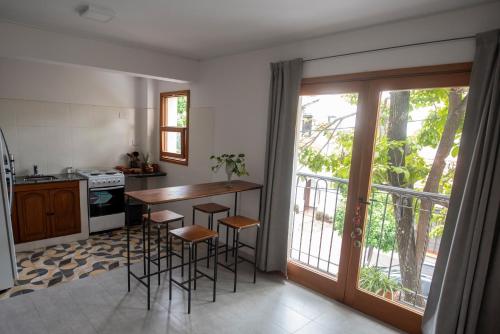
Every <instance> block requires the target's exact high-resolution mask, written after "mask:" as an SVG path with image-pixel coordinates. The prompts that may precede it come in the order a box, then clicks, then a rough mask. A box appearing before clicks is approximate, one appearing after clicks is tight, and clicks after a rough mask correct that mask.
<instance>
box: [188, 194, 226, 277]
mask: <svg viewBox="0 0 500 334" xmlns="http://www.w3.org/2000/svg"><path fill="white" fill-rule="evenodd" d="M230 210H231V208H229V207H227V206H224V205H221V204H217V203H204V204H197V205H193V225H194V224H195V218H196V211H201V212H204V213H207V214H208V225H207V226H208V228H209V229H211V230H213V229H214V214H217V213H222V212H226V216H227V217H229V211H230ZM227 242H228V237H227V234H226V245H227ZM212 249H213V245H212V239H209V240H207V268H208V267H210V254H211V252H212Z"/></svg>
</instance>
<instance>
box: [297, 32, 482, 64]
mask: <svg viewBox="0 0 500 334" xmlns="http://www.w3.org/2000/svg"><path fill="white" fill-rule="evenodd" d="M472 38H476V36H463V37H454V38H447V39H438V40H434V41H427V42H419V43H411V44H402V45H395V46H387V47H384V48H378V49H371V50H364V51H355V52H347V53H339V54H336V55H332V56H324V57H318V58H309V59H304V62H308V61H316V60H323V59H329V58H337V57H345V56H351V55H357V54H362V53H371V52H379V51H385V50H391V49H399V48H406V47H410V46H419V45H426V44H435V43H445V42H452V41H460V40H464V39H472Z"/></svg>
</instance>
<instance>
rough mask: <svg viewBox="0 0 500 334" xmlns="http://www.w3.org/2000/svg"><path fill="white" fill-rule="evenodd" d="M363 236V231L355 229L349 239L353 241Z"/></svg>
mask: <svg viewBox="0 0 500 334" xmlns="http://www.w3.org/2000/svg"><path fill="white" fill-rule="evenodd" d="M362 234H363V230H362V229H361V228H360V227H355V228H354V230H353V231H352V232H351V238H352V239H355V238H356V237H359V236H361V235H362Z"/></svg>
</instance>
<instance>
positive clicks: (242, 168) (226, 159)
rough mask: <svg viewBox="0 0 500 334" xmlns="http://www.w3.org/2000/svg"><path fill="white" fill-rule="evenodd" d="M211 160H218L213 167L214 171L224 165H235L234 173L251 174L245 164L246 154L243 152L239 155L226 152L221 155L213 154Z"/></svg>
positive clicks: (240, 174) (239, 174)
mask: <svg viewBox="0 0 500 334" xmlns="http://www.w3.org/2000/svg"><path fill="white" fill-rule="evenodd" d="M210 160H216V164H215V165H213V166H212V167H211V169H212V172H217V171H218V170H219V169H220V168H221V167H223V166H233V167H232V173H234V174H236V175H238V176H245V175H249V174H248V171H247V168H246V164H245V154H243V153H239V154H238V155H236V154H234V153H224V154H221V155H219V156H214V155H212V156H210ZM230 168H231V167H230Z"/></svg>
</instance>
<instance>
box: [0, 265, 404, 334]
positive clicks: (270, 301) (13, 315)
mask: <svg viewBox="0 0 500 334" xmlns="http://www.w3.org/2000/svg"><path fill="white" fill-rule="evenodd" d="M200 267H201V266H200ZM241 267H242V268H241V269H242V270H241V275H240V280H239V282H240V283H239V285H238V292H237V293H233V292H232V275H231V274H230V273H229V272H228V271H226V270H224V269H222V268H221V269H220V270H219V282H218V290H217V301H216V303H212V302H211V293H212V289H211V287H212V285H211V281H208V280H207V279H200V280H199V281H198V290H197V291H196V292H195V293H194V294H193V308H192V311H191V315H187V313H186V311H187V309H186V307H187V293H185V292H182V291H181V290H180V289H179V288H177V287H175V286H174V287H173V300H172V302H170V301H169V299H168V284H166V282H167V281H166V277H167V276H166V275H165V276H164V281H163V282H162V284H161V285H160V286H159V287H158V286H157V285H156V278H155V279H153V280H152V282H154V283H155V285H153V290H152V308H151V310H150V311H147V310H146V303H145V302H146V289H145V287H143V286H142V285H140V284H139V283H138V282H137V281H135V280H133V279H132V291H131V292H130V293H127V278H126V268H120V269H115V270H113V271H110V272H107V273H103V274H101V275H98V276H96V277H87V278H84V279H81V280H77V281H73V282H70V283H67V284H61V285H57V286H55V287H52V288H47V289H43V290H39V291H35V292H33V293H30V294H27V295H22V296H18V297H14V298H10V299H6V300H3V301H0V333H2V334H10V333H16V334H17V333H23V334H28V333H47V334H49V333H50V334H53V333H70V334H79V333H84V334H86V333H89V334H91V333H92V334H96V333H237V334H246V333H273V334H274V333H276V334H280V333H300V334H305V333H314V334H322V333H360V334H365V333H399V332H398V331H396V330H395V329H393V328H390V327H388V326H386V325H384V324H382V323H380V322H377V321H375V320H373V319H371V318H369V317H367V316H365V315H363V314H361V313H359V312H356V311H354V310H352V309H350V308H348V307H346V306H344V305H342V304H340V303H337V302H335V301H332V300H329V299H327V298H325V297H323V296H321V295H318V294H316V293H314V292H312V291H310V290H307V289H305V288H302V287H300V286H298V285H296V284H293V283H291V282H287V281H284V280H283V279H281V278H280V277H278V276H276V275H268V274H259V276H258V278H257V284H256V285H254V284H252V283H250V282H251V275H250V273H249V272H248V269H249V268H248V267H246V265H242V266H241ZM245 267H246V268H245ZM138 268H140V267H137V266H136V268H135V269H136V270H138ZM245 271H246V272H245Z"/></svg>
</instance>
